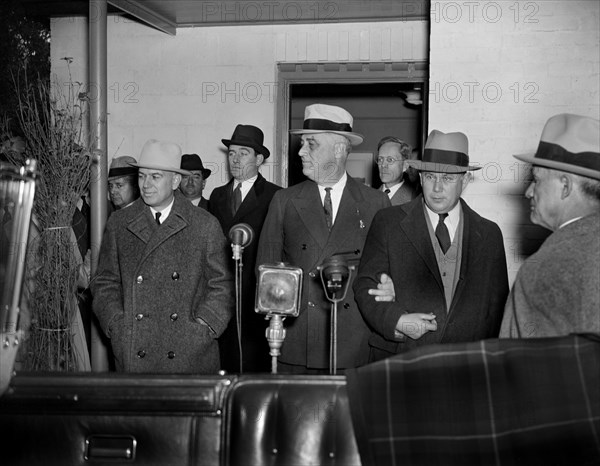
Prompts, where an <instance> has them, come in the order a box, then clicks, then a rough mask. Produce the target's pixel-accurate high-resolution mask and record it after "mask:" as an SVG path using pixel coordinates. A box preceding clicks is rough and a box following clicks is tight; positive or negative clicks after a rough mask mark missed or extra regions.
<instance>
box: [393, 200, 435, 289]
mask: <svg viewBox="0 0 600 466" xmlns="http://www.w3.org/2000/svg"><path fill="white" fill-rule="evenodd" d="M407 205H408V204H407ZM400 226H401V228H402V230H404V233H405V234H406V237H407V238H408V240H409V241H410V242H411V243H412V244H413V245H414V247H415V249H416V250H417V252H418V253H419V255H420V256H421V258H422V259H423V262H425V265H427V267H428V268H429V270H431V273H432V274H433V276H434V277H435V280H436V282H437V284H438V285H439V287H440V288H441V289H442V290H443V289H444V285H443V283H442V277H441V276H440V269H439V267H438V264H437V260H436V259H435V252H434V250H433V246H432V245H431V239H430V237H429V230H428V229H427V220H425V212H424V210H423V204H422V202H419V203H416V205H415V206H413V209H412V210H411V211H410V212H409V213H408V214H407V216H406V217H405V219H404V220H403V221H402V222H401V224H400Z"/></svg>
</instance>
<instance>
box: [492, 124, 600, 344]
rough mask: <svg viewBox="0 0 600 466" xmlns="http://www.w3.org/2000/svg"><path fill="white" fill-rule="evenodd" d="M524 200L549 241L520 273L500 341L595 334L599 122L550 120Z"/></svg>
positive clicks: (528, 158)
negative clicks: (549, 231) (503, 338)
mask: <svg viewBox="0 0 600 466" xmlns="http://www.w3.org/2000/svg"><path fill="white" fill-rule="evenodd" d="M515 157H516V158H517V159H519V160H522V161H524V162H527V163H530V164H532V165H533V180H532V182H531V184H530V185H529V187H528V188H527V191H526V192H525V197H527V199H529V201H530V203H531V211H530V218H531V221H532V222H533V223H535V224H537V225H541V226H543V227H544V228H548V229H549V230H552V231H553V233H552V234H551V235H550V236H549V237H548V238H546V240H545V241H544V243H543V244H542V246H541V247H540V249H539V250H538V251H537V252H536V253H535V254H533V255H532V256H531V257H529V258H528V259H527V260H526V261H525V262H524V263H523V265H522V266H521V268H520V269H519V272H518V273H517V277H516V279H515V283H514V285H513V288H512V290H511V292H510V296H509V297H508V301H507V302H506V309H505V313H504V319H503V321H502V329H501V331H500V336H501V337H507V338H537V337H555V336H562V335H567V334H569V333H600V121H599V120H596V119H593V118H588V117H584V116H580V115H572V114H560V115H555V116H553V117H552V118H550V119H549V120H548V121H547V123H546V125H545V127H544V130H543V132H542V136H541V139H540V143H539V146H538V149H537V152H536V153H535V154H524V155H515Z"/></svg>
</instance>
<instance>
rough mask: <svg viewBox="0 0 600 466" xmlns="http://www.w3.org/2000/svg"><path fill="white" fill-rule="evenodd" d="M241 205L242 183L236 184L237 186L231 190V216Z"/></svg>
mask: <svg viewBox="0 0 600 466" xmlns="http://www.w3.org/2000/svg"><path fill="white" fill-rule="evenodd" d="M241 204H242V183H238V185H237V186H236V187H235V189H234V190H233V203H232V204H231V208H232V210H233V215H235V213H236V212H237V210H238V209H239V208H240V205H241Z"/></svg>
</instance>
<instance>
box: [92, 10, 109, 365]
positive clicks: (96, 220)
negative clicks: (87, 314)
mask: <svg viewBox="0 0 600 466" xmlns="http://www.w3.org/2000/svg"><path fill="white" fill-rule="evenodd" d="M106 29H107V0H90V3H89V43H88V44H89V45H88V47H89V77H88V80H89V86H90V89H97V91H98V94H97V96H96V98H95V99H91V100H90V136H91V137H92V138H94V139H95V141H96V142H95V144H94V149H95V150H94V151H93V154H92V157H93V158H92V173H91V180H90V197H91V201H90V202H91V209H90V210H91V254H92V257H91V271H92V277H93V276H94V274H95V272H96V269H97V267H98V253H99V252H100V242H101V240H102V233H103V231H104V225H105V224H106V216H107V196H106V189H107V182H108V180H107V173H108V160H107V146H108V137H107V126H106V115H107V93H106V91H107V86H106V82H107V76H106V61H107V59H106ZM91 332H92V333H91V340H92V342H91V349H92V351H91V352H92V354H91V365H92V371H94V372H101V371H107V370H108V351H107V348H106V346H105V344H104V342H103V341H102V339H101V330H100V329H99V327H98V324H97V322H96V320H95V319H92V329H91Z"/></svg>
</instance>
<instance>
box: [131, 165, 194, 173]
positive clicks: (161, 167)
mask: <svg viewBox="0 0 600 466" xmlns="http://www.w3.org/2000/svg"><path fill="white" fill-rule="evenodd" d="M129 165H131V166H132V167H137V168H149V169H151V170H162V171H165V172H174V173H179V174H180V175H187V176H189V175H191V174H192V172H189V171H187V170H182V169H181V168H174V167H168V166H166V165H160V164H143V165H140V164H139V163H130V164H129Z"/></svg>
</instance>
